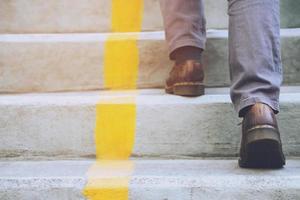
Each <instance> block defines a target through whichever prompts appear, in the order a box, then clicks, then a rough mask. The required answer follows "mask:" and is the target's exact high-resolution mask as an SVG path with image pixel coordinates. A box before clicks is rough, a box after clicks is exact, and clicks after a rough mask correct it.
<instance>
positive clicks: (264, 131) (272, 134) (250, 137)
mask: <svg viewBox="0 0 300 200" xmlns="http://www.w3.org/2000/svg"><path fill="white" fill-rule="evenodd" d="M261 140H269V141H274V142H278V143H280V136H279V134H278V133H277V132H276V130H274V129H272V128H257V129H253V130H251V131H248V132H247V141H248V143H253V142H256V141H261Z"/></svg>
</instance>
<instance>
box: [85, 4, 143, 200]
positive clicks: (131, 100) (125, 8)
mask: <svg viewBox="0 0 300 200" xmlns="http://www.w3.org/2000/svg"><path fill="white" fill-rule="evenodd" d="M143 3H144V2H143V0H130V1H125V0H112V25H111V27H112V32H121V33H114V34H111V35H110V36H109V37H108V39H107V41H106V43H105V47H104V73H103V80H104V88H106V89H112V90H122V89H136V86H137V78H138V66H139V50H138V46H137V40H138V34H126V36H124V34H122V32H140V31H141V26H142V16H143V6H144V5H143ZM135 129H136V99H135V95H131V96H127V97H119V98H106V99H102V100H100V101H99V102H98V103H97V105H96V127H95V145H96V157H97V162H96V163H95V164H93V165H92V166H91V168H90V169H89V171H88V173H87V177H88V183H87V185H86V186H85V188H84V190H83V194H84V195H85V197H86V198H87V199H90V200H127V199H128V193H129V189H128V187H129V181H130V176H131V173H132V171H133V168H134V165H133V163H132V162H131V161H129V160H128V159H129V157H130V155H131V153H132V150H133V145H134V138H135ZM113 160H123V161H113ZM120 172H121V174H119V173H120ZM103 173H104V174H103ZM114 173H115V174H117V175H116V176H114ZM99 174H100V175H99Z"/></svg>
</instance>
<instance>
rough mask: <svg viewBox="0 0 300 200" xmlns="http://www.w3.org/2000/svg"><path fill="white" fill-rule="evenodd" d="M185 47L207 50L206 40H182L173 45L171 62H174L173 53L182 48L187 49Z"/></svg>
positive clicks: (170, 55)
mask: <svg viewBox="0 0 300 200" xmlns="http://www.w3.org/2000/svg"><path fill="white" fill-rule="evenodd" d="M185 46H192V47H197V48H200V49H203V50H204V49H205V40H191V39H189V40H181V41H177V42H176V43H174V44H172V45H171V46H170V48H169V57H170V59H171V60H174V59H175V58H174V56H173V54H172V53H173V52H174V51H175V50H176V49H178V48H180V47H185Z"/></svg>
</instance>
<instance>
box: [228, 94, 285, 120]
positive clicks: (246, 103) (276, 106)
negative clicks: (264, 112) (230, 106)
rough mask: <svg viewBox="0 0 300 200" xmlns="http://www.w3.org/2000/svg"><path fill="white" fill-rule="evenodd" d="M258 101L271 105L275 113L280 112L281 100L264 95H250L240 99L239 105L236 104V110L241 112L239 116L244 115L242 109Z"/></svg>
mask: <svg viewBox="0 0 300 200" xmlns="http://www.w3.org/2000/svg"><path fill="white" fill-rule="evenodd" d="M256 103H263V104H266V105H268V106H270V107H271V108H272V109H273V111H274V113H275V114H277V113H279V110H280V108H279V102H278V101H272V100H270V99H268V98H264V97H249V98H246V99H243V100H241V101H240V103H239V105H234V107H235V109H236V111H237V112H238V113H239V117H243V116H242V112H241V111H242V110H243V109H244V108H246V107H248V106H252V105H254V104H256Z"/></svg>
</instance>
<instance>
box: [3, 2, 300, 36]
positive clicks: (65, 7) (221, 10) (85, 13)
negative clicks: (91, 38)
mask: <svg viewBox="0 0 300 200" xmlns="http://www.w3.org/2000/svg"><path fill="white" fill-rule="evenodd" d="M144 2H145V6H144V7H145V9H144V17H143V18H144V20H143V25H142V30H144V31H153V30H163V22H162V17H161V12H160V8H159V1H158V0H145V1H144ZM204 2H205V12H206V19H207V27H208V28H214V29H226V28H227V27H228V16H227V1H226V0H214V1H211V0H205V1H204ZM0 8H1V12H0V13H1V17H0V33H78V32H85V33H88V32H89V33H90V32H110V31H111V24H110V21H111V1H110V0H101V1H100V0H90V1H89V3H86V2H84V1H78V0H77V1H74V0H63V1H61V0H52V1H49V2H48V1H47V2H44V1H34V0H29V1H17V0H13V1H1V2H0ZM299 9H300V8H299V1H298V2H297V1H295V0H285V1H281V16H282V17H281V26H282V27H283V28H287V27H300V13H299V12H298V11H299Z"/></svg>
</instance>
